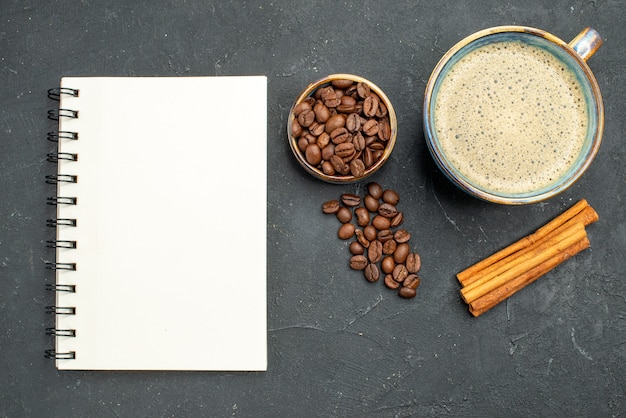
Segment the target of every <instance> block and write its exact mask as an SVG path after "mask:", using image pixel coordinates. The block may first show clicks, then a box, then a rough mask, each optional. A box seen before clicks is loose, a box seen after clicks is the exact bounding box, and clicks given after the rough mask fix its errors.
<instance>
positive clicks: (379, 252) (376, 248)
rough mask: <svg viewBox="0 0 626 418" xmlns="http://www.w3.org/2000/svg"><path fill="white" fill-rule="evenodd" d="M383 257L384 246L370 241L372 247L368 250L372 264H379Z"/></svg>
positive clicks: (378, 242) (368, 256)
mask: <svg viewBox="0 0 626 418" xmlns="http://www.w3.org/2000/svg"><path fill="white" fill-rule="evenodd" d="M382 257H383V244H382V243H381V242H380V241H378V240H376V239H375V240H374V241H370V246H369V248H368V249H367V258H368V260H369V261H370V262H371V263H378V262H379V261H380V259H381V258H382Z"/></svg>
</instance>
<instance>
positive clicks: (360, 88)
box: [356, 83, 370, 99]
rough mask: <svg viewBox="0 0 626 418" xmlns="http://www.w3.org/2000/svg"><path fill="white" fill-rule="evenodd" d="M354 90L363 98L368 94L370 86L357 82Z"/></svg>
mask: <svg viewBox="0 0 626 418" xmlns="http://www.w3.org/2000/svg"><path fill="white" fill-rule="evenodd" d="M356 91H357V94H358V95H359V97H360V98H361V99H365V98H366V97H367V96H369V95H370V86H369V85H367V84H366V83H358V84H357V85H356Z"/></svg>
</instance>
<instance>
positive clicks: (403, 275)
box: [299, 89, 421, 299]
mask: <svg viewBox="0 0 626 418" xmlns="http://www.w3.org/2000/svg"><path fill="white" fill-rule="evenodd" d="M354 91H356V90H354ZM331 93H332V91H331V89H327V90H324V91H323V92H320V93H319V96H318V97H316V98H315V99H313V103H316V102H315V101H316V100H318V101H319V100H324V102H323V104H322V105H319V103H318V105H316V106H317V107H318V109H317V111H318V112H320V111H323V109H322V108H321V106H328V105H327V104H326V103H334V101H336V102H338V103H340V104H338V105H337V107H339V106H344V107H345V108H346V109H347V108H348V107H352V106H358V104H355V102H353V100H352V99H353V97H351V96H350V99H343V96H340V97H338V98H337V97H333V96H332V94H331ZM351 94H352V93H351ZM355 94H356V93H355ZM322 95H323V96H324V97H325V99H323V98H322ZM307 103H308V102H307ZM313 103H308V106H313V105H314V104H313ZM372 106H374V104H372ZM378 106H379V108H378V109H379V110H377V112H382V111H383V110H381V109H382V107H381V104H380V103H379V104H378ZM307 110H308V108H307V105H303V106H302V108H301V109H299V111H300V112H301V113H300V114H305V116H306V112H307ZM370 111H371V110H370ZM322 113H323V112H322ZM316 114H317V112H316ZM333 116H334V115H331V116H330V117H329V119H328V120H330V119H332V117H333ZM366 122H367V120H365V118H363V117H362V116H361V117H360V119H359V121H358V122H357V121H356V119H355V117H354V116H351V122H350V123H349V124H348V125H349V126H348V127H347V128H345V127H343V126H337V127H336V128H335V129H333V130H332V131H331V133H330V134H328V138H327V139H328V141H333V140H334V141H335V142H337V144H333V143H332V142H330V143H329V144H328V145H327V146H331V145H332V146H334V145H337V146H339V145H341V144H343V143H344V142H342V141H343V138H342V136H341V135H344V134H345V131H348V130H349V129H352V128H353V127H354V126H357V125H358V124H359V123H361V124H364V123H366ZM316 123H318V124H319V123H320V121H319V120H316V121H314V122H312V123H311V125H310V127H309V130H310V129H311V127H314V126H316V125H315V124H316ZM335 123H337V124H338V125H339V124H340V123H339V122H335ZM316 129H317V127H316ZM306 135H307V134H303V138H308V139H305V141H307V142H308V141H309V140H311V138H310V137H307V136H306ZM322 135H323V134H322ZM322 135H320V136H322ZM317 140H318V141H319V140H320V138H319V137H318V138H317ZM363 140H364V141H366V142H367V141H369V142H368V145H367V146H368V147H370V148H373V149H375V148H376V146H373V145H372V144H373V142H374V141H376V139H371V138H369V137H368V138H363ZM307 146H308V145H307ZM348 148H349V147H348ZM370 148H367V149H370ZM332 158H338V159H339V160H341V158H340V157H338V156H337V155H336V154H334V155H333V157H332ZM353 161H354V160H353ZM342 163H343V160H342ZM329 164H330V163H329ZM399 201H400V196H399V195H398V194H397V193H396V192H395V191H394V190H392V189H386V190H385V189H383V188H382V187H381V186H380V185H379V184H378V183H375V182H370V183H368V185H367V194H366V195H365V196H363V198H361V197H360V196H358V195H356V194H352V193H344V194H342V195H341V196H340V199H339V200H329V201H327V202H325V203H324V204H322V211H323V212H324V213H327V214H335V216H336V217H337V219H338V220H339V221H340V222H341V226H340V227H339V230H338V231H337V236H338V237H339V238H340V239H343V240H347V239H350V238H352V237H354V236H356V240H353V241H352V242H350V244H349V250H350V254H351V258H350V263H349V264H350V268H351V269H353V270H362V271H363V275H364V277H365V279H366V280H367V281H369V282H376V281H378V280H379V279H380V275H381V274H384V283H385V286H386V287H387V288H389V289H394V290H395V289H399V291H398V295H400V297H402V298H407V299H410V298H413V297H415V296H416V290H415V289H417V287H418V286H419V284H420V278H419V276H418V275H417V274H416V273H417V272H418V271H419V270H420V268H421V259H420V256H419V254H417V253H416V252H412V251H411V247H410V245H409V241H410V240H411V234H410V233H409V232H408V231H407V230H406V229H397V230H396V228H397V227H398V226H399V225H400V224H402V223H403V222H404V215H403V213H402V212H401V211H399V210H398V207H397V206H396V205H397V204H398V202H399ZM353 219H356V222H355V223H356V225H355V224H354V223H353ZM357 225H358V227H360V228H357ZM361 228H362V229H361ZM381 271H382V273H381Z"/></svg>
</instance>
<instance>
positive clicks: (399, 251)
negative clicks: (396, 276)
mask: <svg viewBox="0 0 626 418" xmlns="http://www.w3.org/2000/svg"><path fill="white" fill-rule="evenodd" d="M410 252H411V247H409V244H407V243H406V242H403V243H401V244H398V245H397V246H396V250H395V251H394V252H393V259H394V260H395V262H396V263H404V262H405V261H406V259H407V257H408V256H409V253H410Z"/></svg>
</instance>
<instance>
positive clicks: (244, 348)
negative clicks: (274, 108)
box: [55, 76, 267, 371]
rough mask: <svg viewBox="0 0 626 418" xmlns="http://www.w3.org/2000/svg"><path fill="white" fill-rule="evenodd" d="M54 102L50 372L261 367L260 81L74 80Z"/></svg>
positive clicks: (263, 107)
mask: <svg viewBox="0 0 626 418" xmlns="http://www.w3.org/2000/svg"><path fill="white" fill-rule="evenodd" d="M61 86H62V87H67V88H73V89H78V90H79V96H78V97H72V96H68V95H62V97H61V102H60V107H61V108H65V109H72V110H76V111H78V118H77V119H68V118H61V120H60V122H59V130H61V131H72V132H77V133H78V140H70V139H61V140H60V141H59V152H61V153H75V154H77V155H78V159H77V161H67V160H61V161H59V168H58V171H59V173H60V174H69V175H77V176H78V181H77V183H75V184H72V183H59V185H58V190H57V192H58V194H59V196H64V197H76V198H77V204H76V205H59V206H58V207H57V216H58V217H59V218H75V219H76V220H77V226H76V227H71V226H59V227H58V228H57V239H60V240H75V241H76V242H77V248H76V249H65V248H63V249H57V263H66V262H69V263H76V270H75V271H68V270H58V271H57V279H56V280H57V284H74V285H76V292H75V293H68V292H58V293H57V301H56V304H57V306H60V307H75V308H76V313H75V315H57V326H56V327H57V329H74V330H76V336H75V337H69V336H57V337H56V347H55V348H56V351H57V353H65V352H72V351H73V352H75V356H76V358H75V359H65V360H64V359H57V360H56V365H57V367H58V368H59V369H80V370H85V369H96V370H98V369H99V370H231V371H235V370H249V371H258V370H266V368H267V313H266V218H267V214H266V202H267V192H266V190H267V187H266V185H267V184H266V182H267V177H266V164H267V163H266V152H267V148H266V139H267V127H266V124H267V121H266V118H267V80H266V77H263V76H253V77H172V78H169V77H118V78H106V77H71V78H63V79H62V81H61Z"/></svg>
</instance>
